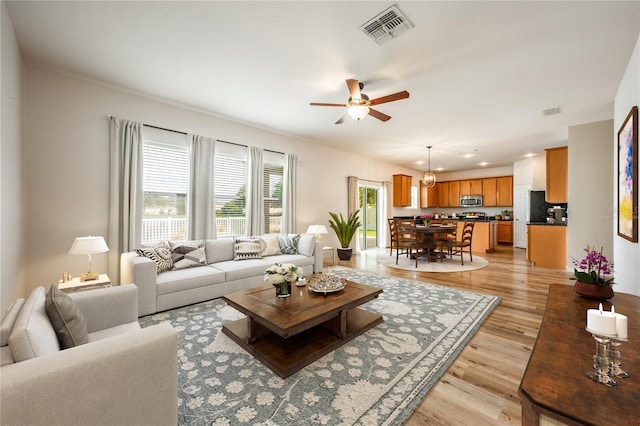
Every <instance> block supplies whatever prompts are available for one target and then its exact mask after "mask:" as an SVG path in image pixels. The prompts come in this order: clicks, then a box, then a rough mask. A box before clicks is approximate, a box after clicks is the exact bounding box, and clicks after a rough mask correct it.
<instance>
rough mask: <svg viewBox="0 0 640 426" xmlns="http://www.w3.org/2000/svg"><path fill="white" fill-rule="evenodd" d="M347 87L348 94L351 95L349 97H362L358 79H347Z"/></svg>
mask: <svg viewBox="0 0 640 426" xmlns="http://www.w3.org/2000/svg"><path fill="white" fill-rule="evenodd" d="M347 87H348V88H349V95H351V99H354V100H355V99H362V96H361V95H360V83H358V80H353V79H348V80H347Z"/></svg>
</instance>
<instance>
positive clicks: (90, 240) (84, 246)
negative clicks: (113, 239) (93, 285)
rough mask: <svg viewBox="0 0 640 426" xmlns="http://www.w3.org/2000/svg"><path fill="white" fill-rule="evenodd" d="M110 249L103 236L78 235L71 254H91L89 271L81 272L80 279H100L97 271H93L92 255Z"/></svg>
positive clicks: (70, 251) (70, 250)
mask: <svg viewBox="0 0 640 426" xmlns="http://www.w3.org/2000/svg"><path fill="white" fill-rule="evenodd" d="M107 251H109V247H108V246H107V243H106V242H105V241H104V238H102V237H92V236H91V235H89V236H88V237H77V238H76V239H75V240H74V241H73V244H72V245H71V248H70V249H69V253H70V254H86V255H88V256H89V271H88V272H85V273H84V274H80V281H91V280H97V279H98V273H97V272H91V255H92V254H95V253H104V252H107Z"/></svg>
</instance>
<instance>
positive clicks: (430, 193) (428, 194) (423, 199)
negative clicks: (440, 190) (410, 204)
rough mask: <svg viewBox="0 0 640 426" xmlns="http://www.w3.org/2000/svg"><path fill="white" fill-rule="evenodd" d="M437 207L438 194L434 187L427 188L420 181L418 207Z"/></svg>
mask: <svg viewBox="0 0 640 426" xmlns="http://www.w3.org/2000/svg"><path fill="white" fill-rule="evenodd" d="M429 207H438V194H437V191H436V187H435V186H432V187H431V188H428V187H427V186H426V185H425V184H423V183H422V181H420V208H423V209H426V208H429Z"/></svg>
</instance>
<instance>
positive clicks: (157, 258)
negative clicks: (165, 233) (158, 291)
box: [136, 241, 173, 273]
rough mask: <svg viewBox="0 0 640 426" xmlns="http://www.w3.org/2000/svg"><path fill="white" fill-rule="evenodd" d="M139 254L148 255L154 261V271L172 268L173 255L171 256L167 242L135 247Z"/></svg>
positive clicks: (158, 271)
mask: <svg viewBox="0 0 640 426" xmlns="http://www.w3.org/2000/svg"><path fill="white" fill-rule="evenodd" d="M136 253H138V255H139V256H144V257H148V258H149V259H151V260H153V261H154V262H156V272H157V273H160V272H164V271H169V270H170V269H171V268H173V257H172V256H171V247H170V246H169V243H168V242H166V241H163V242H161V243H159V244H157V245H155V246H153V247H143V248H140V249H136Z"/></svg>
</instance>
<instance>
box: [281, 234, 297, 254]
mask: <svg viewBox="0 0 640 426" xmlns="http://www.w3.org/2000/svg"><path fill="white" fill-rule="evenodd" d="M278 238H279V240H280V251H281V252H282V253H284V254H298V242H299V241H300V235H298V234H296V235H280V236H278Z"/></svg>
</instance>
